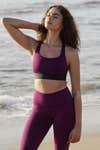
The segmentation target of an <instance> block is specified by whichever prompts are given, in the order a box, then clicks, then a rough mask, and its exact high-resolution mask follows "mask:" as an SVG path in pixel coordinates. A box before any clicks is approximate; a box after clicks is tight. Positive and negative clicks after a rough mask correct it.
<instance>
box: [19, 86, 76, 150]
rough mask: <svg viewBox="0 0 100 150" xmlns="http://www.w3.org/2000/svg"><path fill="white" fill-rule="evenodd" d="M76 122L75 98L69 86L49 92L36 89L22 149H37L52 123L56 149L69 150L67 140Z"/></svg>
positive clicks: (22, 141)
mask: <svg viewBox="0 0 100 150" xmlns="http://www.w3.org/2000/svg"><path fill="white" fill-rule="evenodd" d="M74 123H75V111H74V99H73V97H72V95H71V93H70V91H69V89H68V88H67V87H66V88H64V89H62V90H60V91H58V92H54V93H49V94H45V93H41V92H39V91H37V90H35V92H34V100H33V109H32V112H31V114H30V116H29V118H28V120H27V123H26V126H25V129H24V132H23V136H22V140H21V145H20V150H37V149H38V147H39V145H40V143H41V142H42V140H43V138H44V137H45V135H46V134H47V132H48V130H49V129H50V127H51V125H53V131H54V143H55V150H68V149H69V144H68V143H67V141H68V137H69V133H70V131H71V130H72V129H73V127H74Z"/></svg>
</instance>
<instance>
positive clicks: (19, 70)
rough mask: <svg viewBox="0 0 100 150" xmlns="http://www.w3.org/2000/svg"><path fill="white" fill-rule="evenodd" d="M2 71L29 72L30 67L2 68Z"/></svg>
mask: <svg viewBox="0 0 100 150" xmlns="http://www.w3.org/2000/svg"><path fill="white" fill-rule="evenodd" d="M0 71H1V72H27V71H29V70H28V69H0Z"/></svg>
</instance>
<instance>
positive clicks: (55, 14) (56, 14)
mask: <svg viewBox="0 0 100 150" xmlns="http://www.w3.org/2000/svg"><path fill="white" fill-rule="evenodd" d="M48 15H50V13H48ZM52 15H54V16H60V14H58V13H53V14H52Z"/></svg>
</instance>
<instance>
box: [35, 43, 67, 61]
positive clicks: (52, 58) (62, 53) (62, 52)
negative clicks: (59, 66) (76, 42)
mask: <svg viewBox="0 0 100 150" xmlns="http://www.w3.org/2000/svg"><path fill="white" fill-rule="evenodd" d="M42 44H43V42H39V44H38V46H37V48H36V52H38V54H39V56H40V57H41V58H43V59H49V60H54V59H59V58H60V57H62V56H63V55H64V54H65V45H64V44H62V46H61V51H60V55H59V56H57V57H45V56H43V55H41V53H40V49H41V45H42Z"/></svg>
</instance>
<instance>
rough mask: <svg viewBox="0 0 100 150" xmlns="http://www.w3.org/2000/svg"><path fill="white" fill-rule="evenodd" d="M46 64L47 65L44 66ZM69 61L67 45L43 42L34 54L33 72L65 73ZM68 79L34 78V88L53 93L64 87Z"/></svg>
mask: <svg viewBox="0 0 100 150" xmlns="http://www.w3.org/2000/svg"><path fill="white" fill-rule="evenodd" d="M44 66H45V67H44ZM68 67H69V65H68V61H67V58H66V55H65V47H64V48H63V47H62V46H61V47H52V49H50V47H48V44H45V43H42V44H40V46H39V47H38V48H37V49H36V50H35V51H34V54H33V73H37V72H43V73H53V74H55V72H56V74H59V73H60V74H61V73H62V74H65V73H66V75H67V71H68ZM66 86H67V82H66V80H52V79H34V89H36V90H38V91H39V92H42V93H53V92H56V91H59V90H61V89H64V88H65V87H66Z"/></svg>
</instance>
